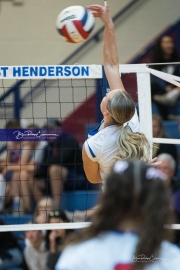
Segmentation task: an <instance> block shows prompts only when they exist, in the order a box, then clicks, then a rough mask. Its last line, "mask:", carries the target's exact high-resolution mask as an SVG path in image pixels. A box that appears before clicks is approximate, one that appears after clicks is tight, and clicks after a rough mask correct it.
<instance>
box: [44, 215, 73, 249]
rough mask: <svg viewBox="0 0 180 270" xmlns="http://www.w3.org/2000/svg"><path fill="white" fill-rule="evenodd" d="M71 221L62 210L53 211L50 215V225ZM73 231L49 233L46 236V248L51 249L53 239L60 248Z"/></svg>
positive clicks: (57, 230) (55, 230) (59, 230)
mask: <svg viewBox="0 0 180 270" xmlns="http://www.w3.org/2000/svg"><path fill="white" fill-rule="evenodd" d="M68 222H69V219H68V218H67V216H66V214H65V212H63V211H61V210H55V211H51V212H50V213H49V223H68ZM71 231H72V230H68V229H67V230H66V229H54V230H51V231H48V232H47V234H46V246H47V249H49V244H50V242H51V241H52V238H53V239H54V241H55V243H56V245H58V246H60V245H61V244H62V243H63V241H64V240H65V238H66V236H67V235H68V234H69V233H70V232H71Z"/></svg>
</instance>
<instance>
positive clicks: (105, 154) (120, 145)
mask: <svg viewBox="0 0 180 270" xmlns="http://www.w3.org/2000/svg"><path fill="white" fill-rule="evenodd" d="M87 8H88V9H90V10H91V11H92V13H93V15H94V16H95V17H99V18H100V19H101V20H102V22H103V23H104V26H105V29H104V45H103V58H104V68H105V73H106V76H107V79H108V82H109V86H110V89H111V91H110V92H109V93H107V94H106V96H105V97H104V98H103V99H102V102H101V105H100V108H101V112H102V114H103V117H104V119H103V121H102V122H101V124H100V126H99V127H98V128H97V129H96V130H93V131H92V132H90V136H91V137H90V138H89V139H87V140H86V142H85V143H84V146H83V165H84V170H85V173H86V176H87V178H88V180H89V181H90V182H91V183H101V182H104V179H105V177H106V175H107V174H108V173H109V171H110V168H111V167H112V165H113V164H114V162H115V161H116V159H129V158H137V159H141V160H144V161H146V162H149V160H150V145H149V142H148V140H147V139H146V137H145V135H144V134H143V133H141V128H140V124H139V120H138V116H137V112H136V109H135V104H134V101H133V99H132V97H131V96H130V95H129V94H128V93H127V92H126V91H125V89H124V86H123V83H122V80H121V77H120V74H119V60H118V50H117V44H116V38H115V32H114V25H113V22H112V19H111V17H110V15H109V9H108V7H103V6H100V5H91V6H88V7H87Z"/></svg>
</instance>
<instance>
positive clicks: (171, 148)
mask: <svg viewBox="0 0 180 270" xmlns="http://www.w3.org/2000/svg"><path fill="white" fill-rule="evenodd" d="M152 125H153V127H152V128H153V137H154V138H168V135H167V134H166V133H165V130H164V128H163V120H162V117H161V116H160V115H156V114H154V115H153V116H152ZM162 153H168V154H170V155H171V156H172V157H173V158H174V160H175V162H176V166H177V159H178V154H177V147H176V145H174V144H164V143H159V144H157V143H156V144H155V146H154V147H153V158H154V157H157V156H158V155H160V154H162Z"/></svg>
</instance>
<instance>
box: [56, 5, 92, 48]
mask: <svg viewBox="0 0 180 270" xmlns="http://www.w3.org/2000/svg"><path fill="white" fill-rule="evenodd" d="M94 24H95V20H94V16H93V14H92V13H91V11H90V10H88V9H86V8H84V7H82V6H70V7H67V8H65V9H64V10H62V11H61V12H60V13H59V15H58V17H57V21H56V28H57V30H58V32H59V33H60V35H61V36H62V37H63V39H64V40H65V41H67V42H70V43H79V42H82V41H84V40H86V39H87V38H88V37H89V35H90V33H91V32H92V30H93V27H94Z"/></svg>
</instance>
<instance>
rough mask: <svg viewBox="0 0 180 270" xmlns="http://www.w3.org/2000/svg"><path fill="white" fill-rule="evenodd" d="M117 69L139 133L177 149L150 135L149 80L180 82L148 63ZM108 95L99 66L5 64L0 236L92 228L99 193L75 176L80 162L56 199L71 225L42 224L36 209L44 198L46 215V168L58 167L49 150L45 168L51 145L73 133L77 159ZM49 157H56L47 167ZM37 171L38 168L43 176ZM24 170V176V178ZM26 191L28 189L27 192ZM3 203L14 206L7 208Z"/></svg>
mask: <svg viewBox="0 0 180 270" xmlns="http://www.w3.org/2000/svg"><path fill="white" fill-rule="evenodd" d="M120 72H121V76H122V80H123V83H124V85H125V88H126V90H127V91H128V92H129V93H130V94H131V95H132V97H133V98H134V100H135V102H136V104H137V109H138V113H139V117H140V123H141V126H142V130H143V132H144V133H145V134H146V136H147V137H148V139H149V141H150V142H154V143H171V144H180V141H179V139H177V138H176V139H174V138H170V139H159V138H153V137H152V104H151V87H150V85H151V84H150V75H151V74H153V75H155V76H157V77H159V78H161V79H163V80H165V81H167V82H169V83H171V84H173V85H175V86H177V87H180V83H179V82H180V78H179V77H177V76H173V75H169V74H166V73H163V72H160V71H156V70H153V69H151V68H149V67H148V66H147V65H146V64H133V65H131V64H128V65H121V67H120ZM107 91H109V86H108V82H107V79H106V77H105V74H104V71H103V66H100V65H90V66H88V65H87V66H86V65H73V66H70V65H69V66H53V65H52V66H9V67H8V66H7V67H0V95H1V96H0V113H1V122H0V153H1V155H0V170H1V171H0V172H1V179H0V184H1V188H0V192H1V194H0V202H1V209H0V210H1V213H0V218H1V219H3V221H4V222H5V225H4V226H0V231H26V230H37V229H40V230H43V229H60V228H67V229H78V228H83V227H86V226H89V224H90V223H89V222H88V218H87V216H88V215H87V212H88V210H89V209H93V207H94V206H96V205H97V204H98V200H99V196H100V194H101V188H100V187H99V186H97V187H96V186H93V185H92V184H90V183H89V182H88V181H87V179H85V177H84V178H83V177H79V176H77V175H76V173H77V172H75V169H77V166H79V165H80V166H82V164H79V163H78V162H79V161H78V160H77V161H76V160H75V159H74V160H71V161H70V162H71V164H68V165H71V166H70V167H71V174H73V175H71V176H70V177H72V181H68V180H67V181H65V182H64V187H63V188H59V190H58V189H57V193H56V194H55V195H56V197H58V196H59V197H60V203H59V207H58V209H62V210H64V211H66V212H67V213H69V214H71V218H70V221H72V223H57V224H47V222H48V218H46V219H45V221H44V222H43V223H42V222H41V224H37V220H36V217H35V209H36V206H37V204H38V201H39V200H40V199H41V198H46V200H47V201H46V202H47V203H45V207H44V208H43V211H44V212H45V214H46V217H47V216H48V212H49V209H48V200H49V197H51V196H52V186H51V182H50V180H51V179H50V178H51V175H50V173H49V170H50V167H51V168H52V166H53V165H58V164H57V159H54V163H53V159H52V158H51V157H52V155H53V152H52V151H51V152H48V155H50V157H49V158H48V159H46V164H43V163H44V162H45V161H44V160H43V155H45V151H46V153H47V149H49V148H48V147H51V146H52V144H53V143H54V142H55V141H56V140H57V138H58V137H59V136H61V133H62V130H63V132H64V133H65V134H66V136H67V137H66V136H65V137H61V146H60V145H59V146H57V149H58V147H60V148H61V147H62V143H64V142H65V141H66V139H68V138H69V137H68V135H67V134H70V136H72V137H73V138H74V139H75V141H76V142H77V144H75V145H74V146H73V150H74V152H73V153H75V154H74V155H75V156H76V155H77V151H79V149H81V147H82V144H83V142H84V141H85V140H86V138H87V134H88V131H89V130H90V129H91V128H92V127H95V126H96V124H97V123H98V122H100V120H101V113H100V110H99V105H100V101H101V99H102V97H103V96H104V95H105V93H106V92H107ZM14 119H19V120H20V121H19V124H20V125H19V126H15V125H14V124H13V123H14V122H13V121H12V120H14ZM147 123H148V124H147ZM32 130H33V132H32ZM29 131H31V132H29ZM73 142H74V141H73ZM38 144H39V145H40V146H39V147H37V145H38ZM30 145H31V146H30ZM71 147H72V146H71ZM67 148H68V149H69V146H68V147H67ZM45 149H46V150H45ZM57 149H56V150H57ZM28 150H29V158H28V159H26V163H23V164H21V160H22V159H21V158H22V155H23V154H24V153H25V152H26V151H27V152H28ZM62 150H63V151H62ZM66 150H67V149H66ZM71 150H72V149H71ZM48 151H49V150H48ZM62 152H63V153H62ZM63 155H66V153H65V150H64V149H61V154H60V155H58V156H57V157H58V158H59V159H63ZM47 160H48V161H49V160H51V161H50V163H48V161H47ZM34 163H35V165H34ZM41 165H44V167H43V166H42V167H41ZM65 165H67V164H66V162H65ZM72 165H73V166H72ZM14 166H17V168H15V167H14ZM33 166H34V167H33ZM37 167H38V168H39V167H41V170H40V176H39V174H38V173H37V171H38V170H37ZM68 168H69V167H68ZM22 172H24V175H25V176H22V174H23V173H22ZM38 172H39V171H38ZM60 174H61V171H60ZM23 177H24V178H23ZM55 180H57V181H59V180H60V179H55ZM41 185H42V186H41ZM27 186H28V188H29V189H30V191H29V190H28V191H26V190H27ZM36 186H37V188H39V190H38V191H36ZM26 192H27V193H26ZM36 192H37V193H36ZM39 192H41V194H40V193H39ZM57 201H58V200H57ZM5 203H6V204H7V205H8V203H9V204H10V210H9V209H8V207H7V206H6V205H5ZM28 203H29V204H30V208H31V209H33V210H32V211H33V214H30V215H25V214H27V213H26V210H27V209H26V208H25V207H24V206H23V204H26V205H28ZM6 207H7V208H6ZM13 207H14V208H13ZM51 207H52V208H53V206H51ZM56 209H57V205H56ZM58 209H57V210H58ZM77 210H78V211H81V212H83V215H84V222H75V221H77V220H75V212H76V211H77ZM24 216H26V218H24ZM12 217H13V218H12ZM12 220H13V223H12ZM27 222H31V223H32V224H27ZM23 223H24V224H23ZM178 228H179V227H178Z"/></svg>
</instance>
